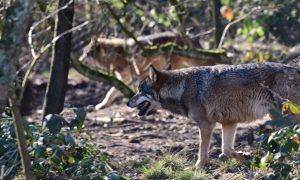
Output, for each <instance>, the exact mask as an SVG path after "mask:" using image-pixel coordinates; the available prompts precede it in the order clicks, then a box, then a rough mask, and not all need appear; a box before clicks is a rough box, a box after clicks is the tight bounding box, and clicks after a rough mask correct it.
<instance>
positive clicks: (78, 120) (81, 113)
mask: <svg viewBox="0 0 300 180" xmlns="http://www.w3.org/2000/svg"><path fill="white" fill-rule="evenodd" d="M74 112H75V113H76V116H75V119H73V120H72V121H71V122H70V129H73V128H74V127H75V126H76V127H77V130H81V129H82V126H83V124H84V120H85V116H86V111H85V109H84V108H78V109H74Z"/></svg>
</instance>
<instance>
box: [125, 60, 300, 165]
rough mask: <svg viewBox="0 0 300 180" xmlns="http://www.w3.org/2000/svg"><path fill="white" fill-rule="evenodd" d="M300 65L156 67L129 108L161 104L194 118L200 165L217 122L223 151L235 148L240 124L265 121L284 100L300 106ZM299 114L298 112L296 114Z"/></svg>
mask: <svg viewBox="0 0 300 180" xmlns="http://www.w3.org/2000/svg"><path fill="white" fill-rule="evenodd" d="M299 92H300V69H299V68H296V67H292V66H288V65H283V64H279V63H252V64H243V65H217V66H207V67H193V68H187V69H181V70H170V71H166V70H163V71H158V70H156V69H155V68H154V67H150V70H149V76H148V77H147V78H146V79H145V80H143V81H142V82H141V83H140V85H139V92H138V93H137V94H136V95H135V96H134V97H132V98H131V99H130V100H129V102H128V104H127V105H128V106H129V107H131V108H134V107H137V108H138V109H139V113H138V114H139V115H140V116H143V115H145V114H147V113H148V112H149V111H151V110H152V109H154V108H162V109H166V110H169V111H171V112H173V113H177V114H181V115H184V116H187V117H189V118H190V119H192V120H194V121H195V122H196V123H197V125H198V126H199V135H200V148H199V154H198V161H197V163H196V165H200V166H201V165H203V164H204V163H205V162H206V161H207V159H208V150H209V144H210V139H211V136H212V133H213V129H214V127H215V125H216V123H217V122H218V123H221V124H222V153H223V154H224V155H226V156H229V157H236V158H241V157H242V155H241V154H239V153H236V152H234V148H233V146H234V140H235V133H236V128H237V124H238V123H249V122H251V121H254V120H259V119H262V118H263V117H264V116H265V115H267V114H268V113H269V110H270V109H274V108H275V109H280V105H281V102H280V101H281V100H282V99H289V100H291V101H293V102H296V103H297V104H300V93H299ZM297 117H298V118H299V116H297Z"/></svg>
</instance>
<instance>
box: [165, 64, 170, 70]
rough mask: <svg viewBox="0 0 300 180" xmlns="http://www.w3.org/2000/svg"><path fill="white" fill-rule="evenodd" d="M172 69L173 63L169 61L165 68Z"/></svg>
mask: <svg viewBox="0 0 300 180" xmlns="http://www.w3.org/2000/svg"><path fill="white" fill-rule="evenodd" d="M171 69H172V65H171V63H168V64H167V67H166V69H165V70H166V71H169V70H171Z"/></svg>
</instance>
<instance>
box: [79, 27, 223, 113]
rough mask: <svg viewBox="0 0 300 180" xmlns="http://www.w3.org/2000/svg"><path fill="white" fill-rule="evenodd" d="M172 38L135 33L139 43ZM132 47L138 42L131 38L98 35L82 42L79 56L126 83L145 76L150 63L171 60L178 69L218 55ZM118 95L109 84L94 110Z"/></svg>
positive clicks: (173, 38)
mask: <svg viewBox="0 0 300 180" xmlns="http://www.w3.org/2000/svg"><path fill="white" fill-rule="evenodd" d="M176 39H177V37H176V35H174V34H172V33H171V32H163V33H158V34H153V35H149V36H141V37H137V40H138V42H139V43H141V44H142V45H143V46H146V45H157V44H163V43H166V42H170V41H171V42H172V41H174V42H175V41H176ZM134 49H138V45H137V44H135V42H134V40H133V39H121V38H103V37H102V36H100V37H98V38H97V39H92V41H91V42H90V44H89V45H87V46H86V48H85V50H84V53H83V54H82V56H81V57H80V60H81V61H83V60H85V61H88V62H96V63H95V64H96V65H97V66H99V67H100V68H102V69H103V70H105V71H106V72H109V73H114V74H115V75H116V76H117V77H118V78H119V79H120V80H122V81H123V82H125V83H126V84H127V85H130V84H132V83H133V81H134V79H138V80H141V79H143V78H145V77H146V76H147V72H148V68H149V66H150V64H152V65H153V66H154V67H155V68H157V69H163V68H165V67H166V66H167V65H168V64H171V65H172V68H174V69H179V68H185V67H190V66H203V65H215V64H216V63H218V62H221V59H222V58H220V56H217V55H216V56H211V57H214V59H208V58H207V59H200V58H191V57H186V56H182V55H180V54H177V53H175V52H172V51H171V52H167V53H159V54H156V55H154V56H144V55H143V54H141V53H137V52H131V51H134ZM139 50H140V49H139ZM130 54H132V55H130ZM112 69H113V72H112ZM119 95H121V93H120V92H119V91H118V90H117V89H116V88H114V87H112V88H111V89H110V90H109V91H108V93H107V94H106V97H105V98H104V100H103V101H102V102H101V103H99V104H98V105H96V110H98V109H101V108H104V107H106V106H109V105H110V104H111V103H112V102H113V100H114V99H115V97H116V96H119Z"/></svg>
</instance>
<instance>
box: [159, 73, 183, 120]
mask: <svg viewBox="0 0 300 180" xmlns="http://www.w3.org/2000/svg"><path fill="white" fill-rule="evenodd" d="M184 90H185V80H184V79H182V80H180V81H173V82H169V83H168V82H166V84H165V86H163V87H162V89H161V90H160V103H161V106H162V107H163V108H164V109H166V110H169V111H171V112H172V113H175V114H181V115H187V108H186V106H185V104H184V102H183V100H182V95H183V93H184Z"/></svg>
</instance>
